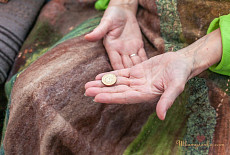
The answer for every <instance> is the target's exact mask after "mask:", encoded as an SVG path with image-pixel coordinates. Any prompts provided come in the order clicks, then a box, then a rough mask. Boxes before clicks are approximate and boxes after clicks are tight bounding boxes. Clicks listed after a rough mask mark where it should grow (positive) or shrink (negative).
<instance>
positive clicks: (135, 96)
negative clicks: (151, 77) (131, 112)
mask: <svg viewBox="0 0 230 155" xmlns="http://www.w3.org/2000/svg"><path fill="white" fill-rule="evenodd" d="M94 101H95V102H100V103H116V104H134V103H140V102H141V94H140V93H139V92H137V91H125V92H122V93H100V94H98V95H96V96H95V98H94Z"/></svg>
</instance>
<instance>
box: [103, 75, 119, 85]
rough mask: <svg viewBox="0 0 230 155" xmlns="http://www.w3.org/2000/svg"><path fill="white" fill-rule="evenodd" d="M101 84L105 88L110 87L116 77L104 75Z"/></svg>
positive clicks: (115, 80)
mask: <svg viewBox="0 0 230 155" xmlns="http://www.w3.org/2000/svg"><path fill="white" fill-rule="evenodd" d="M101 82H102V83H103V84H104V85H106V86H112V85H114V84H115V83H116V82H117V77H116V75H114V74H105V75H104V76H103V77H102V79H101Z"/></svg>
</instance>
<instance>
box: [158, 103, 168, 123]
mask: <svg viewBox="0 0 230 155" xmlns="http://www.w3.org/2000/svg"><path fill="white" fill-rule="evenodd" d="M166 111H167V110H166V109H165V106H163V105H162V104H161V103H159V102H158V104H157V107H156V113H157V116H158V118H159V119H160V120H162V121H163V120H164V119H165V116H166Z"/></svg>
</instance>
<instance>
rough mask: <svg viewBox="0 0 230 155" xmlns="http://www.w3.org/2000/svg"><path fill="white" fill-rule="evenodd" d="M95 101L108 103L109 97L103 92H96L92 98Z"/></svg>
mask: <svg viewBox="0 0 230 155" xmlns="http://www.w3.org/2000/svg"><path fill="white" fill-rule="evenodd" d="M94 100H95V102H100V103H109V97H108V95H106V94H105V93H100V94H97V95H96V96H95V98H94Z"/></svg>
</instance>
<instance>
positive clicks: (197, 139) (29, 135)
mask: <svg viewBox="0 0 230 155" xmlns="http://www.w3.org/2000/svg"><path fill="white" fill-rule="evenodd" d="M139 3H140V4H139V8H138V13H137V19H138V22H139V25H140V28H141V31H142V34H143V40H144V46H145V50H146V52H147V54H148V57H152V56H155V55H157V54H161V53H164V52H167V51H176V50H178V49H180V48H183V47H185V46H187V45H188V44H190V43H192V42H194V41H195V40H197V39H199V38H200V37H202V36H203V35H205V32H206V31H207V28H208V25H209V23H210V22H211V21H212V20H213V19H214V18H215V17H218V16H219V15H222V14H227V13H229V12H228V11H229V10H230V9H229V7H230V5H229V4H230V3H229V2H228V1H217V0H216V1H214V0H212V1H211V0H210V1H209V0H207V1H204V0H162V1H159V0H156V1H150V0H139ZM93 4H94V3H93V1H80V0H79V1H76V0H53V1H51V2H49V3H48V4H47V5H46V6H45V7H44V8H43V10H42V12H41V14H40V16H39V18H38V20H37V22H36V24H35V26H34V28H33V30H32V31H31V33H30V35H29V36H28V38H27V40H26V41H25V43H24V44H23V47H22V49H21V51H20V53H19V55H18V57H17V59H16V62H15V64H14V67H13V69H12V71H11V74H10V78H9V80H8V82H7V83H6V86H5V91H6V94H7V96H8V100H9V102H8V109H7V113H6V118H5V128H4V130H3V137H2V141H3V143H2V148H1V153H2V154H4V153H5V154H165V153H166V154H176V153H177V154H208V153H209V154H229V153H230V152H229V151H230V149H229V143H230V138H229V135H230V131H229V130H228V128H229V121H230V116H229V115H230V112H229V110H230V102H229V95H230V93H229V91H228V89H229V83H230V79H229V77H228V76H222V75H218V74H215V73H212V72H210V71H205V72H203V73H202V74H201V75H199V77H196V78H193V79H191V80H190V81H189V82H188V84H187V86H186V89H185V91H184V92H183V93H182V94H181V95H180V96H179V97H178V98H177V100H176V101H175V103H174V105H173V106H172V107H171V109H169V111H168V113H167V116H166V120H165V121H160V120H159V119H158V118H157V116H156V113H155V106H156V103H152V102H151V101H150V102H149V103H140V104H134V105H116V104H114V105H107V104H101V103H94V102H93V101H92V98H90V97H85V96H84V95H83V94H84V84H85V83H86V82H88V81H91V80H93V79H94V77H95V76H96V75H97V74H99V73H101V72H107V71H110V70H111V69H112V68H111V65H110V63H109V59H108V56H107V54H106V51H105V49H104V47H103V44H102V41H98V42H87V41H86V40H85V39H84V37H83V35H84V34H86V33H88V32H90V31H91V30H93V29H94V28H95V27H96V26H97V25H98V24H99V22H100V19H101V16H102V13H101V12H96V11H95V10H94V9H93ZM83 21H84V22H83ZM82 22H83V23H82ZM80 23H81V24H80ZM79 24H80V25H79ZM185 142H186V143H185ZM186 144H194V145H195V144H197V145H198V144H203V145H202V146H199V147H194V146H188V145H186ZM204 144H208V145H204ZM210 144H213V146H212V145H210ZM215 144H217V145H219V146H214V145H215ZM3 146H4V147H3Z"/></svg>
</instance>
